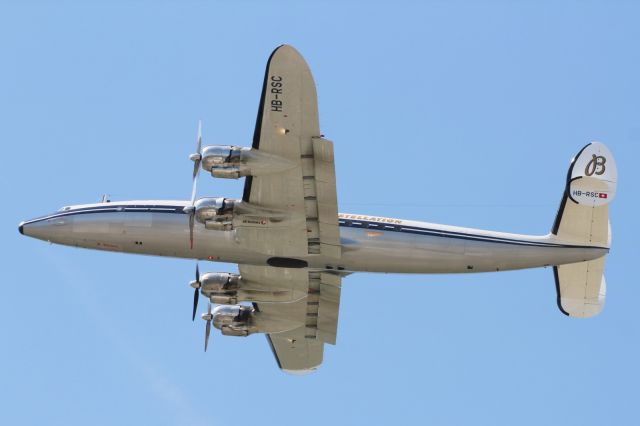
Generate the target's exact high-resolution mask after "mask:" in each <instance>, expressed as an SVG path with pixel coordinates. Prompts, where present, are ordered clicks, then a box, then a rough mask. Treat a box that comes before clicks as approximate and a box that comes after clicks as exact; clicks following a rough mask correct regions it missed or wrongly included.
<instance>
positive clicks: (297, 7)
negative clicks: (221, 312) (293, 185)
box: [0, 0, 640, 425]
mask: <svg viewBox="0 0 640 426" xmlns="http://www.w3.org/2000/svg"><path fill="white" fill-rule="evenodd" d="M308 3H310V2H307V3H303V2H294V1H291V2H262V1H242V2H220V1H218V2H216V1H198V2H194V1H184V2H177V1H141V0H134V1H111V2H102V3H100V2H79V1H77V2H74V1H63V2H56V4H55V5H53V4H52V2H44V1H43V2H29V1H25V2H11V1H4V2H2V3H0V55H1V58H2V59H1V66H0V117H1V118H0V141H1V143H2V147H3V154H4V155H3V156H2V167H1V168H0V177H1V179H0V190H1V191H2V192H1V193H2V196H3V199H4V200H5V201H4V208H3V209H2V213H0V214H1V215H2V223H3V224H4V226H3V227H1V228H0V232H1V233H2V241H3V244H2V246H3V248H2V259H3V263H2V264H3V274H4V280H3V282H4V292H3V296H2V297H1V298H0V323H1V324H3V325H2V327H0V339H1V341H2V346H1V350H0V401H1V404H0V407H1V409H0V423H1V424H25V425H31V424H43V423H46V424H52V425H73V424H87V423H89V422H90V423H91V424H93V425H112V424H158V425H185V424H193V425H205V424H206V425H235V424H238V422H252V423H256V424H267V425H269V424H278V425H289V424H300V422H304V423H305V424H309V425H327V424H346V423H350V424H367V425H372V424H380V425H387V424H391V423H401V422H411V423H416V422H417V423H419V424H437V425H454V424H456V425H457V424H479V425H497V424H504V425H507V424H509V425H510V424H524V425H539V424H564V425H577V424H580V425H592V424H593V425H595V424H632V423H634V422H635V421H636V419H637V418H638V408H637V396H638V382H640V372H639V368H638V363H637V361H638V359H639V358H640V343H639V342H640V339H639V337H640V336H639V332H638V325H639V321H638V318H637V315H638V314H637V311H638V300H640V289H639V288H638V279H637V277H636V274H635V273H634V264H635V262H636V261H637V248H636V246H637V239H638V237H639V235H638V231H637V220H635V219H636V217H637V211H638V201H637V197H636V195H637V188H636V187H635V185H634V184H633V182H636V183H637V182H638V178H637V176H635V175H634V173H635V171H636V170H637V164H636V163H637V159H638V158H639V156H640V150H639V149H638V144H639V143H640V83H639V80H638V76H639V75H640V49H638V40H640V26H639V25H638V21H639V20H640V5H639V4H638V3H637V2H631V1H628V2H624V1H619V2H605V1H566V2H555V1H548V2H544V1H539V2H533V1H519V2H507V1H492V2H483V3H482V4H481V2H462V1H452V2H444V1H436V2H384V3H383V2H374V3H371V2H339V1H321V2H320V1H319V2H315V3H314V4H308ZM281 43H289V44H292V45H294V46H295V47H296V48H297V49H298V50H300V52H301V53H302V54H303V55H304V56H305V58H306V59H307V61H308V63H309V65H310V67H311V69H312V71H313V73H314V77H315V79H316V83H317V86H318V95H319V104H320V120H321V127H322V130H323V133H325V134H326V136H327V137H328V138H330V139H332V140H334V141H335V151H336V156H337V160H336V170H337V177H338V182H339V184H338V196H339V203H340V210H341V211H343V212H353V213H366V214H375V215H384V216H392V217H400V218H408V219H417V220H426V221H431V222H438V223H448V224H456V225H462V226H472V227H480V228H487V229H497V230H505V231H513V232H523V233H539V234H543V233H546V232H548V230H549V229H550V227H551V223H552V221H553V217H554V215H555V211H556V208H557V205H558V202H559V200H560V196H561V192H562V188H563V185H564V179H565V175H566V169H567V167H568V164H569V160H570V158H571V157H572V156H573V155H574V154H575V153H576V152H577V151H578V150H579V149H580V148H581V147H582V146H583V145H585V144H586V143H588V142H589V141H591V140H601V141H603V142H605V143H606V144H608V146H609V147H610V148H611V150H612V152H613V153H614V155H615V156H616V158H617V161H618V169H619V174H620V179H619V186H618V196H617V198H616V200H615V202H614V203H613V205H612V207H611V220H612V227H613V248H612V251H611V254H610V256H609V258H608V260H607V266H606V269H607V270H606V276H607V282H608V300H607V305H606V308H605V310H604V312H603V314H602V315H601V316H599V317H597V318H595V319H590V320H582V321H581V320H572V319H569V318H566V317H565V316H563V315H562V314H561V313H560V312H559V311H558V309H557V307H556V303H555V288H554V283H553V278H552V271H551V270H550V269H538V270H528V271H516V272H503V273H497V274H478V275H471V274H470V275H457V276H450V275H430V276H429V275H385V274H380V275H375V274H357V275H353V276H351V277H349V278H347V279H345V281H344V287H343V292H342V302H341V314H340V316H341V317H340V327H339V335H338V345H337V346H335V347H328V348H327V350H326V351H325V363H324V365H323V366H322V368H321V370H319V371H318V372H317V373H316V374H313V375H309V376H305V377H292V376H288V375H284V374H282V373H281V372H280V371H279V370H278V369H277V367H276V365H275V362H274V360H273V358H272V355H271V353H270V350H269V348H268V346H267V344H266V342H265V340H264V338H263V337H262V336H251V337H249V338H246V339H240V338H233V337H223V336H221V335H220V334H219V333H216V334H214V335H213V339H212V345H211V348H210V350H209V352H208V353H206V354H205V353H203V352H202V343H203V334H204V326H203V324H202V323H200V322H196V324H193V323H191V320H190V309H191V308H190V304H191V297H192V292H191V289H190V288H189V287H188V282H189V280H191V279H192V275H193V269H194V262H190V261H186V260H176V259H161V258H153V257H141V256H127V255H121V254H112V253H101V252H93V251H83V250H78V249H72V248H68V247H62V246H52V245H48V244H46V243H43V242H41V241H37V240H33V239H27V238H24V237H21V236H20V235H19V234H18V232H17V229H16V228H17V224H18V222H19V221H21V220H23V219H26V218H30V217H34V216H38V215H40V214H43V213H48V212H50V211H53V210H55V209H57V208H59V207H60V206H63V205H66V204H74V203H83V202H93V201H97V200H98V199H99V198H100V196H101V195H102V194H103V193H109V194H112V198H113V199H116V200H118V199H140V198H143V199H144V198H169V199H186V198H188V197H189V195H190V170H191V163H190V162H189V160H188V155H189V154H190V153H191V150H192V149H193V145H194V142H195V133H196V125H197V121H198V119H202V120H203V123H204V126H203V127H204V135H205V143H211V144H214V143H224V144H239V145H242V144H246V145H249V144H250V140H251V136H252V133H253V127H254V120H255V115H256V108H257V105H258V99H259V91H260V86H261V84H262V76H263V72H264V65H265V62H266V60H267V58H268V56H269V54H270V52H271V51H272V50H273V48H275V47H276V46H277V45H279V44H281ZM199 190H200V194H201V195H224V196H230V197H233V196H238V197H239V196H240V194H241V190H242V182H226V181H220V180H215V181H213V180H211V179H208V178H207V177H206V175H203V176H202V179H201V183H200V185H199ZM201 267H202V268H203V269H204V270H211V271H234V270H235V266H234V265H224V264H211V265H201Z"/></svg>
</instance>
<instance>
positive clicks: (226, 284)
mask: <svg viewBox="0 0 640 426" xmlns="http://www.w3.org/2000/svg"><path fill="white" fill-rule="evenodd" d="M200 282H201V283H202V294H204V295H205V296H209V295H210V294H211V293H223V292H226V291H231V290H234V291H235V290H238V285H239V284H240V275H238V274H231V273H229V272H208V273H206V274H204V275H202V278H200Z"/></svg>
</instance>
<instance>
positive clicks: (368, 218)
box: [338, 213, 402, 225]
mask: <svg viewBox="0 0 640 426" xmlns="http://www.w3.org/2000/svg"><path fill="white" fill-rule="evenodd" d="M338 217H339V218H340V219H355V220H366V221H369V222H384V223H394V224H398V225H400V224H402V221H401V220H399V219H389V218H386V217H373V216H358V215H355V214H342V213H341V214H339V215H338Z"/></svg>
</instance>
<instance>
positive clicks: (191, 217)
mask: <svg viewBox="0 0 640 426" xmlns="http://www.w3.org/2000/svg"><path fill="white" fill-rule="evenodd" d="M195 219H196V212H195V210H194V211H192V212H191V213H189V243H190V247H191V250H193V226H194V225H195Z"/></svg>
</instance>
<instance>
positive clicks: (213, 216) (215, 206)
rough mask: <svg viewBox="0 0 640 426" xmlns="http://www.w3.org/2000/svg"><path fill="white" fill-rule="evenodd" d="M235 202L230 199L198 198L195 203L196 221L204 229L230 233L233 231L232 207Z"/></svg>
mask: <svg viewBox="0 0 640 426" xmlns="http://www.w3.org/2000/svg"><path fill="white" fill-rule="evenodd" d="M235 203H236V200H232V199H230V198H222V197H218V198H200V199H199V200H198V201H196V203H195V209H196V213H195V215H196V220H197V221H198V222H200V223H202V224H204V227H205V228H206V229H210V230H214V231H230V230H232V229H233V207H234V206H235Z"/></svg>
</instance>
